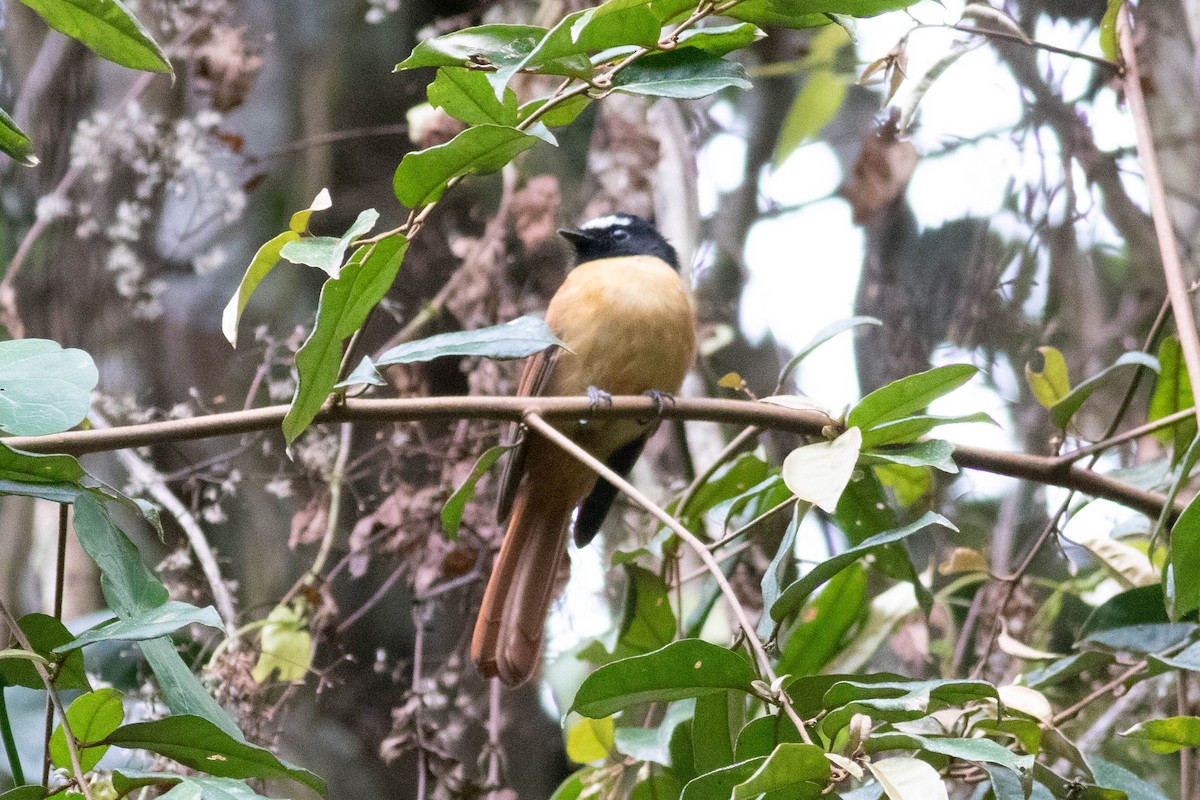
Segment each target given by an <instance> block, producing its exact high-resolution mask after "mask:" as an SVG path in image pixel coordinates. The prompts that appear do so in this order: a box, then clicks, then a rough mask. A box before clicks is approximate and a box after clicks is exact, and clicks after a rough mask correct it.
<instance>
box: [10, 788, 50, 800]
mask: <svg viewBox="0 0 1200 800" xmlns="http://www.w3.org/2000/svg"><path fill="white" fill-rule="evenodd" d="M45 796H46V787H45V786H17V787H16V788H13V789H9V790H8V791H7V792H0V800H42V798H43V797H45Z"/></svg>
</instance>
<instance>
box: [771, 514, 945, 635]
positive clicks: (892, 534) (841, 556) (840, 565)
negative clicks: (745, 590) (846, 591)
mask: <svg viewBox="0 0 1200 800" xmlns="http://www.w3.org/2000/svg"><path fill="white" fill-rule="evenodd" d="M930 525H941V526H943V527H946V528H949V529H951V530H953V531H957V530H958V528H956V527H955V526H954V523H952V522H950V520H948V519H946V518H945V517H943V516H942V515H941V514H936V513H934V512H932V511H927V512H925V513H924V514H923V515H921V518H920V519H918V520H916V521H915V522H912V523H909V524H908V525H905V526H903V527H901V528H896V529H895V530H891V531H886V532H884V533H880V534H878V535H876V536H872V537H871V538H869V539H867V540H866V541H864V542H863V543H862V544H860V545H858V546H857V547H852V548H850V549H849V550H846V551H844V552H841V553H838V554H837V555H836V556H834V557H833V558H830V559H828V560H826V561H823V562H821V563H820V564H818V565H817V566H815V567H813V568H812V570H810V571H809V572H808V574H806V575H805V576H804V577H803V578H801V579H800V580H798V581H796V582H795V583H793V584H792V585H791V586H789V587H787V589H785V590H784V592H783V594H781V595H780V596H779V599H778V600H776V601H775V603H774V605H772V606H771V619H773V620H775V622H776V623H779V622H782V621H783V620H784V619H786V618H787V617H788V616H790V615H791V614H792V613H794V612H795V611H797V610H798V609H799V608H800V605H801V604H802V603H803V602H804V601H805V600H806V599H807V598H808V596H809V595H810V594H812V593H813V592H814V591H815V590H816V588H817V587H818V586H820V585H821V584H822V583H824V582H825V581H827V580H829V579H830V578H832V577H833V576H834V575H836V574H837V573H839V572H841V571H842V570H843V569H845V568H846V567H848V566H850V565H851V564H852V563H854V562H855V561H857V560H858V559H860V558H862V557H863V556H865V555H866V554H867V553H869V552H871V551H872V550H874V549H876V548H878V547H880V546H881V545H885V544H890V543H891V542H898V541H900V540H902V539H905V538H907V537H909V536H912V535H913V534H914V533H917V532H918V531H921V530H924V529H925V528H928V527H929V526H930Z"/></svg>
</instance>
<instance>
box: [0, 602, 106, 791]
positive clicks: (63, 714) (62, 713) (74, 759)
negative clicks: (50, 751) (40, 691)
mask: <svg viewBox="0 0 1200 800" xmlns="http://www.w3.org/2000/svg"><path fill="white" fill-rule="evenodd" d="M0 616H2V617H4V621H5V622H7V623H8V627H9V629H10V630H11V631H12V635H13V636H14V637H15V638H16V640H17V642H18V643H19V644H20V645H21V647H22V649H24V650H27V651H29V652H30V653H36V652H37V651H36V650H34V649H33V645H32V644H30V643H29V638H28V637H27V636H26V635H25V632H24V631H22V630H21V626H20V625H18V624H17V619H16V617H14V616H13V615H12V612H11V611H9V610H8V606H7V605H5V603H4V601H3V600H0ZM30 663H31V664H33V668H34V669H35V670H37V674H38V677H39V678H41V679H42V683H43V684H44V685H45V687H46V694H48V695H49V696H50V702H51V703H53V704H54V708H55V710H57V711H58V717H59V719H60V720H61V721H62V729H63V738H64V739H66V741H67V754H68V756H69V757H70V759H71V771H72V772H73V773H74V774H75V782H76V783H77V784H78V785H79V791H81V792H83V796H84V797H85V798H86V800H93V798H92V789H91V787H90V786H89V785H88V782H87V775H86V773H85V772H84V770H83V763H82V762H81V761H80V760H79V743H78V742H77V741H76V739H75V734H74V733H73V732H72V731H71V722H70V720H68V719H67V709H66V707H65V706H64V705H63V701H62V698H61V697H59V695H58V690H57V689H55V688H54V681H52V680H51V679H50V673H49V672H48V671H47V670H46V665H45V664H43V663H42V661H41V659H32V660H31V661H30Z"/></svg>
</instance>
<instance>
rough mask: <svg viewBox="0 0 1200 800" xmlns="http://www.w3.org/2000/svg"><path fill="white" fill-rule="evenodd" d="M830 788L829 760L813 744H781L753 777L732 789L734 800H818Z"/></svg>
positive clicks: (822, 751)
mask: <svg viewBox="0 0 1200 800" xmlns="http://www.w3.org/2000/svg"><path fill="white" fill-rule="evenodd" d="M828 784H829V759H827V758H825V751H824V750H822V749H821V748H820V747H817V746H816V745H811V744H781V745H779V746H778V747H776V748H775V750H774V752H772V753H771V755H769V756H767V760H766V761H764V762H763V763H762V764H761V765H759V767H758V769H757V770H755V772H754V774H753V775H751V776H750V777H749V778H747V779H746V780H744V781H742V782H741V783H739V784H738V785H737V786H735V787H734V789H733V800H749V798H755V797H758V796H759V795H761V794H765V793H767V792H784V793H786V796H787V797H789V798H795V799H796V800H817V798H819V797H821V795H822V794H823V793H824V789H825V787H826V786H827V785H828Z"/></svg>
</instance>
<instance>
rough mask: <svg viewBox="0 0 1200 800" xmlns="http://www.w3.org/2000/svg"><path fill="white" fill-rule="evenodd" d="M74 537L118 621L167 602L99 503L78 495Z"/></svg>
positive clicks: (162, 589) (157, 582) (164, 592)
mask: <svg viewBox="0 0 1200 800" xmlns="http://www.w3.org/2000/svg"><path fill="white" fill-rule="evenodd" d="M75 534H76V536H77V538H78V539H79V544H80V546H81V547H83V549H84V550H85V551H86V552H87V554H88V555H89V556H90V557H91V559H92V560H93V561H95V562H96V566H97V567H98V568H99V569H100V588H101V590H102V591H103V593H104V599H105V600H106V601H107V602H108V606H109V608H111V609H112V610H113V611H115V612H116V614H117V616H118V617H121V618H125V617H132V616H135V615H137V614H140V613H143V612H147V611H152V610H153V609H156V608H158V607H159V606H161V605H162V604H163V603H166V602H167V600H168V599H169V595H168V594H167V588H166V587H165V586H163V584H162V581H160V580H159V579H158V578H157V577H156V576H155V575H154V573H153V572H151V571H150V568H149V567H147V566H146V565H145V563H144V562H143V561H142V557H141V554H140V553H138V549H137V547H136V546H135V545H134V544H133V542H131V541H129V537H128V536H126V535H125V533H124V531H122V530H121V529H120V528H118V527H117V526H116V525H115V524H114V523H113V521H112V519H111V518H110V517H109V515H108V511H107V510H106V509H105V508H104V506H103V505H101V504H100V502H99V501H98V500H96V499H95V498H93V497H92V496H91V495H88V494H81V495H79V497H78V498H77V499H76V501H75Z"/></svg>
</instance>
